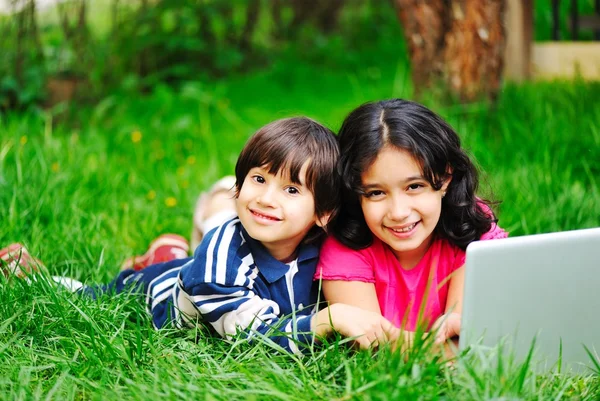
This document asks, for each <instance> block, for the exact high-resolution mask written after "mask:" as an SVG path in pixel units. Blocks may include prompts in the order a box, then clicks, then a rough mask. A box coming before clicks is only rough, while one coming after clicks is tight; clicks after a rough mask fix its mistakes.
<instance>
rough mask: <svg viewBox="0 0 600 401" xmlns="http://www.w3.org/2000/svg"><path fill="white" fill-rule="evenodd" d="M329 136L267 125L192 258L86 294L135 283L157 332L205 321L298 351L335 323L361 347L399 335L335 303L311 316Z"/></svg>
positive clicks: (329, 180)
mask: <svg viewBox="0 0 600 401" xmlns="http://www.w3.org/2000/svg"><path fill="white" fill-rule="evenodd" d="M338 156H339V151H338V146H337V142H336V138H335V136H334V134H333V133H332V132H331V131H330V130H328V129H327V128H325V127H323V126H322V125H320V124H318V123H316V122H315V121H313V120H310V119H308V118H305V117H298V118H288V119H282V120H278V121H275V122H272V123H270V124H268V125H266V126H265V127H263V128H261V129H260V130H259V131H258V132H257V133H255V134H254V135H253V136H252V137H251V138H250V140H249V141H248V142H247V143H246V145H245V146H244V149H243V150H242V152H241V154H240V157H239V159H238V161H237V164H236V167H235V176H236V183H235V207H236V212H237V217H235V218H233V219H231V220H229V221H227V222H225V223H224V224H222V225H221V226H219V227H217V228H215V229H213V230H211V231H210V232H208V233H207V234H206V235H205V236H204V238H203V239H202V242H201V243H200V245H199V246H198V248H197V249H196V251H195V253H194V256H193V257H192V258H186V259H175V260H171V261H169V262H166V263H159V264H154V265H150V266H148V267H144V268H142V269H141V270H135V269H133V268H132V269H127V270H124V271H122V272H121V273H120V274H119V276H118V277H117V278H116V279H115V280H114V281H113V282H111V283H110V284H108V285H104V286H89V287H86V286H84V287H83V288H81V289H80V290H79V291H80V292H83V293H86V294H88V295H90V296H92V297H96V296H97V295H98V294H100V293H103V292H107V291H114V292H117V293H118V292H122V291H124V290H126V289H128V288H129V289H130V288H131V286H135V288H136V289H137V290H140V291H143V292H144V293H145V294H146V303H147V306H148V310H149V312H150V314H151V315H152V321H153V324H154V326H155V327H156V328H161V327H164V326H167V325H175V326H176V327H181V328H183V327H191V326H194V325H195V324H196V322H197V321H199V320H202V321H204V322H206V323H209V324H210V325H211V326H212V328H213V329H214V330H215V331H216V332H217V333H218V334H219V335H221V336H223V337H229V336H232V335H235V334H236V333H237V332H238V331H249V332H250V334H251V333H252V332H258V333H261V334H264V335H266V336H268V337H269V338H271V339H272V340H273V341H274V342H276V343H277V344H279V345H280V346H282V347H283V348H285V349H287V350H289V351H292V352H298V351H299V347H298V345H299V344H304V345H308V344H310V342H311V341H312V336H313V335H315V334H316V335H319V336H324V335H327V334H329V333H330V332H331V331H332V329H333V327H335V328H336V329H337V330H338V331H340V332H341V333H342V334H343V335H346V336H361V338H360V339H357V342H358V343H359V345H360V346H361V347H363V348H366V347H368V346H370V345H372V344H373V343H374V342H380V341H382V340H384V339H389V338H390V337H394V336H396V335H397V329H395V328H394V327H393V326H392V325H391V324H390V323H389V322H388V321H387V320H385V319H384V318H382V317H380V316H377V315H376V314H372V313H370V312H366V311H362V310H361V309H359V308H355V307H350V306H347V305H342V304H336V305H333V306H332V307H330V308H326V309H324V310H322V311H320V312H318V313H315V310H316V303H317V299H318V283H314V282H313V280H312V278H313V275H314V273H315V267H316V264H317V259H318V254H319V246H320V244H321V240H322V239H323V236H324V235H325V232H324V230H323V227H324V226H325V225H326V223H327V222H328V221H329V218H330V216H331V215H332V214H333V213H334V212H335V210H336V208H337V206H338V202H339V192H340V191H339V188H338V178H337V174H336V172H335V169H336V164H337V160H338Z"/></svg>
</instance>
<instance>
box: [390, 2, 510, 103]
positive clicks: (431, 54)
mask: <svg viewBox="0 0 600 401" xmlns="http://www.w3.org/2000/svg"><path fill="white" fill-rule="evenodd" d="M394 2H395V5H396V9H397V12H398V17H399V19H400V22H401V23H402V27H403V29H404V35H405V37H406V42H407V44H408V49H409V53H410V54H409V57H410V61H411V65H412V73H413V82H414V85H415V92H416V93H417V95H418V94H419V93H421V92H422V91H423V89H425V88H428V87H431V85H432V84H434V83H435V82H437V81H442V82H443V83H444V84H445V86H446V87H447V88H448V89H449V91H450V92H451V93H452V94H454V95H456V96H457V97H459V98H460V99H461V100H463V101H471V100H475V99H479V98H489V99H492V100H493V99H495V97H496V95H497V93H498V90H499V89H500V83H501V77H502V68H503V54H504V46H505V34H504V29H503V15H504V8H505V6H504V0H428V1H423V0H394Z"/></svg>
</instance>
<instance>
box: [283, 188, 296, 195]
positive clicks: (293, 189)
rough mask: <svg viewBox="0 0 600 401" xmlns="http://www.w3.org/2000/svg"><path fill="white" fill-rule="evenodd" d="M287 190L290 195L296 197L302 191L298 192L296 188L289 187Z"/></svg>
mask: <svg viewBox="0 0 600 401" xmlns="http://www.w3.org/2000/svg"><path fill="white" fill-rule="evenodd" d="M285 190H286V192H287V193H288V194H290V195H296V194H299V193H300V190H298V188H296V187H287V188H286V189H285Z"/></svg>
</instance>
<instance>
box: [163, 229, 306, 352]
mask: <svg viewBox="0 0 600 401" xmlns="http://www.w3.org/2000/svg"><path fill="white" fill-rule="evenodd" d="M244 244H245V242H244V239H243V237H242V235H241V228H240V224H239V220H237V219H234V220H232V221H230V222H228V223H226V224H224V225H223V226H221V227H219V228H217V229H216V230H215V231H212V232H211V233H210V234H209V235H207V237H206V238H205V239H204V240H203V242H202V243H201V244H200V246H199V247H198V249H197V250H196V253H195V255H194V262H193V264H191V265H190V266H186V267H185V268H183V269H182V270H181V273H180V274H179V278H178V281H177V286H176V290H175V294H174V298H173V300H174V306H175V312H174V313H175V319H176V322H177V323H178V324H179V325H190V324H192V323H193V322H194V321H195V320H196V319H197V318H201V319H202V320H203V321H205V322H207V323H209V324H210V325H211V326H212V327H213V328H214V329H215V331H216V332H217V333H219V335H221V336H223V337H229V336H232V335H235V334H237V333H238V332H239V331H248V332H249V337H252V333H255V332H257V333H260V334H263V335H266V336H268V337H269V338H270V339H271V340H273V341H274V342H276V343H277V344H279V345H280V346H282V347H283V348H285V349H287V350H289V351H292V352H295V351H298V347H297V344H296V342H299V343H310V341H311V340H312V333H311V330H310V321H311V319H310V318H311V315H310V309H309V308H305V309H304V310H302V311H297V312H296V314H295V315H292V316H291V317H286V318H283V317H282V313H281V311H280V307H279V304H278V303H277V302H276V300H274V299H270V298H269V297H265V296H264V294H261V293H260V291H259V290H258V289H257V288H260V286H259V284H258V283H257V281H256V279H257V277H258V270H257V268H256V267H255V266H254V264H253V262H252V261H251V259H252V257H251V256H250V254H249V249H248V250H246V248H245V247H247V245H244ZM248 258H250V259H248ZM307 291H308V289H307ZM261 295H262V296H261Z"/></svg>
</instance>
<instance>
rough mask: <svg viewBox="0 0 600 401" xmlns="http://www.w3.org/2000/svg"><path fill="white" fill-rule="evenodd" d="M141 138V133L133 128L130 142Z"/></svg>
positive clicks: (135, 141)
mask: <svg viewBox="0 0 600 401" xmlns="http://www.w3.org/2000/svg"><path fill="white" fill-rule="evenodd" d="M141 140H142V133H141V132H140V131H139V130H137V129H136V130H135V131H133V132H132V133H131V142H133V143H137V142H139V141H141Z"/></svg>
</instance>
